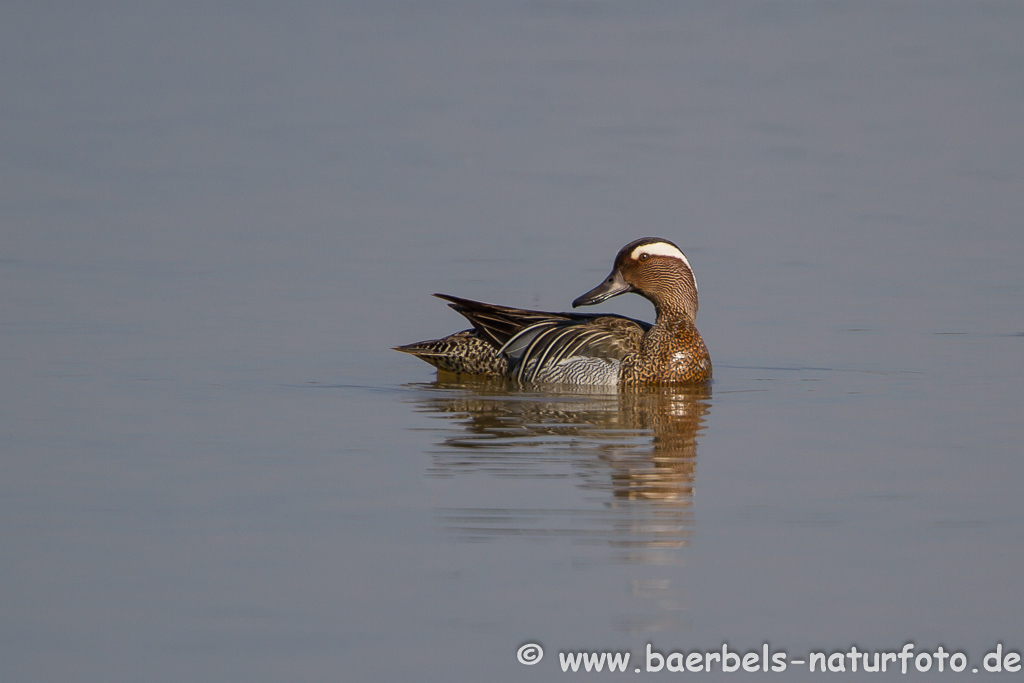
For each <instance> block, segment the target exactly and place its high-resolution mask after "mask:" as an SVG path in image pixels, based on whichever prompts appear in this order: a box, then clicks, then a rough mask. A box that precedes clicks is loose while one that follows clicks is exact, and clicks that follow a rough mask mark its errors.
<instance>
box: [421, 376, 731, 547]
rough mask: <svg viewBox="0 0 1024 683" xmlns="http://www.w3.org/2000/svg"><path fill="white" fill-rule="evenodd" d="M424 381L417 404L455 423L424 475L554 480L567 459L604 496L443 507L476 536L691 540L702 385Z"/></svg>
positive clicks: (704, 406)
mask: <svg viewBox="0 0 1024 683" xmlns="http://www.w3.org/2000/svg"><path fill="white" fill-rule="evenodd" d="M446 380H450V381H446ZM419 386H420V387H421V392H418V395H417V397H416V399H415V400H416V402H417V403H418V404H420V406H421V408H422V410H423V411H425V412H428V413H433V414H437V415H440V416H444V417H446V418H449V419H452V420H454V421H457V422H458V424H459V427H460V428H459V429H458V430H454V431H453V430H451V429H447V428H446V429H445V430H444V432H443V437H442V440H441V442H440V443H439V444H438V445H439V446H440V447H441V448H440V450H439V451H436V452H435V454H434V462H433V466H432V467H431V470H430V471H431V474H434V475H440V476H452V475H456V474H460V473H466V472H479V471H485V472H490V473H493V474H496V475H499V476H501V475H511V476H537V477H550V476H553V475H554V474H555V473H556V472H557V470H560V469H561V468H562V466H563V465H564V464H565V463H566V462H568V463H569V464H570V465H571V468H572V470H573V472H574V474H575V475H576V476H578V477H579V478H580V479H581V480H582V481H581V482H580V483H579V486H580V487H581V488H583V489H585V490H591V491H607V492H609V493H610V494H611V497H610V499H606V500H605V503H604V505H602V506H601V508H600V509H597V510H583V511H581V510H573V511H564V512H565V515H560V514H558V513H557V512H556V511H552V510H537V511H533V510H522V509H519V510H504V509H501V510H487V511H481V510H477V509H474V510H457V509H449V510H447V511H446V513H445V516H446V518H447V521H448V523H449V525H450V526H451V527H452V528H453V529H455V530H457V531H459V532H461V533H465V534H468V535H470V536H473V537H478V536H480V535H483V536H490V535H503V534H508V533H514V534H517V535H531V534H536V535H544V536H547V535H567V536H570V537H573V538H574V539H576V540H580V541H609V542H612V543H614V544H615V545H619V546H626V547H634V548H664V547H680V546H681V545H685V544H686V542H687V539H688V537H689V535H690V533H691V529H690V527H691V522H692V506H693V495H694V480H695V477H696V464H697V435H698V433H699V432H700V431H701V429H702V427H703V424H704V420H705V416H706V415H707V414H708V411H709V409H710V406H709V403H708V400H709V399H710V396H711V390H710V388H709V387H707V386H705V385H692V386H688V387H653V388H649V389H644V390H638V391H635V392H629V393H606V392H600V391H597V390H595V389H592V388H591V389H587V388H579V389H575V390H569V389H566V390H559V391H555V392H552V391H546V392H545V393H526V392H523V391H521V390H519V387H518V386H517V385H514V384H513V383H511V382H507V381H501V380H490V381H486V380H481V381H473V382H467V381H465V380H464V378H458V377H456V376H454V375H447V374H445V373H441V375H440V378H439V381H438V382H435V383H432V384H427V385H419ZM567 522H568V523H569V524H570V527H569V528H566V523H567Z"/></svg>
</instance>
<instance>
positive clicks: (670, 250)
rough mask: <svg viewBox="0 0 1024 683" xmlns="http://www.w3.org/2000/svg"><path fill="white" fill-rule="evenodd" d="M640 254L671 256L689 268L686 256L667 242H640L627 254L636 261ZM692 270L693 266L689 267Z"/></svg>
mask: <svg viewBox="0 0 1024 683" xmlns="http://www.w3.org/2000/svg"><path fill="white" fill-rule="evenodd" d="M640 254H650V255H651V256H671V257H672V258H677V259H679V260H680V261H682V262H683V263H685V264H686V267H687V268H690V262H689V261H687V260H686V256H684V255H683V252H681V251H679V248H678V247H675V246H673V245H671V244H669V243H668V242H651V243H650V244H641V245H640V246H639V247H637V248H636V249H634V250H633V253H631V254H630V255H629V257H630V258H631V259H633V260H634V261H637V260H639V259H640ZM690 270H693V268H690Z"/></svg>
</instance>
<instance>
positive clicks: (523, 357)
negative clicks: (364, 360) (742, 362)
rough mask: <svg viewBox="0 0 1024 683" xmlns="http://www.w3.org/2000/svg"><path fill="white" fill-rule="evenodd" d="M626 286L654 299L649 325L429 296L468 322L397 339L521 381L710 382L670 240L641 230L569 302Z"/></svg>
mask: <svg viewBox="0 0 1024 683" xmlns="http://www.w3.org/2000/svg"><path fill="white" fill-rule="evenodd" d="M626 292H636V293H637V294H639V295H640V296H642V297H644V298H645V299H648V300H649V301H650V302H651V303H652V304H654V310H655V312H656V313H657V318H656V319H655V321H654V325H651V324H650V323H646V322H643V321H641V320H633V319H632V318H626V317H624V316H621V315H613V314H606V315H594V314H582V313H548V312H545V311H528V310H523V309H520V308H508V307H506V306H497V305H495V304H486V303H482V302H479V301H471V300H470V299H462V298H460V297H456V296H450V295H448V294H435V295H434V296H437V297H440V298H441V299H444V300H445V301H448V302H449V304H448V305H449V306H451V307H452V308H453V309H455V310H456V311H458V312H459V313H461V314H462V315H464V316H465V317H466V318H467V319H468V320H469V322H470V323H472V325H473V329H470V330H463V331H462V332H456V333H455V334H453V335H449V336H447V337H444V338H443V339H434V340H430V341H422V342H418V343H416V344H407V345H405V346H396V347H395V350H396V351H403V352H405V353H411V354H412V355H414V356H416V357H417V358H421V359H423V360H425V361H426V362H428V363H430V364H431V365H434V366H436V367H437V368H438V369H440V370H444V371H447V372H453V373H460V374H472V375H485V376H490V377H510V378H513V379H515V380H518V381H520V382H552V383H563V384H582V385H606V386H614V385H618V386H635V385H643V384H675V383H694V382H707V381H709V380H710V379H711V357H710V356H709V355H708V349H707V347H706V346H704V340H703V339H701V336H700V333H699V332H697V327H696V326H695V325H694V322H693V321H694V318H695V317H696V315H697V281H696V279H695V278H694V276H693V270H692V269H691V268H690V262H689V261H688V260H687V259H686V256H685V255H683V252H682V251H680V249H679V247H677V246H676V245H675V244H673V243H672V242H670V241H668V240H666V239H661V238H657V237H644V238H642V239H638V240H636V241H634V242H630V243H629V244H627V245H626V246H624V247H623V248H622V249H621V250H619V253H618V255H617V256H616V257H615V265H614V267H613V268H612V272H611V275H609V276H608V278H607V279H606V280H605V281H604V282H602V283H601V284H599V285H598V286H597V287H595V288H594V289H592V290H590V291H589V292H587V293H586V294H584V295H583V296H581V297H579V298H578V299H576V300H575V301H573V302H572V306H573V308H576V307H577V306H592V305H594V304H599V303H601V302H602V301H605V300H606V299H610V298H611V297H613V296H618V295H619V294H625V293H626Z"/></svg>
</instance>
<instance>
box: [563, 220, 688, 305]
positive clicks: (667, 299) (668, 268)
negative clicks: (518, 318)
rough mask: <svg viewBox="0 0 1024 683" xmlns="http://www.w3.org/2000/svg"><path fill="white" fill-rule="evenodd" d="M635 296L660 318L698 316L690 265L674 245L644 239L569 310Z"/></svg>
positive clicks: (620, 255)
mask: <svg viewBox="0 0 1024 683" xmlns="http://www.w3.org/2000/svg"><path fill="white" fill-rule="evenodd" d="M626 292H636V293H637V294H639V295H640V296H642V297H644V298H645V299H648V300H649V301H650V302H651V303H653V304H654V308H655V310H657V312H658V314H659V315H660V314H661V313H662V312H667V311H669V310H681V311H683V312H685V313H686V314H687V315H689V316H690V319H691V320H692V319H693V318H695V317H696V316H697V280H696V278H694V276H693V270H692V269H691V268H690V262H689V261H688V260H687V259H686V256H685V255H684V254H683V252H682V251H681V250H680V249H679V247H677V246H676V245H675V244H673V243H672V242H670V241H669V240H666V239H662V238H660V237H643V238H641V239H638V240H635V241H633V242H630V243H629V244H627V245H626V246H624V247H623V248H622V249H620V250H619V253H618V255H617V256H616V257H615V265H614V267H613V268H612V272H611V275H609V276H608V277H607V278H606V279H605V281H604V282H602V283H601V284H599V285H598V286H597V287H594V288H593V289H592V290H590V291H589V292H587V293H586V294H584V295H583V296H581V297H579V298H577V299H576V300H575V301H573V302H572V307H573V308H576V307H577V306H593V305H594V304H599V303H601V302H602V301H605V300H607V299H610V298H612V297H613V296H618V295H619V294H625V293H626Z"/></svg>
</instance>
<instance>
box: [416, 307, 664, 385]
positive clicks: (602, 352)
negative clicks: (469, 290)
mask: <svg viewBox="0 0 1024 683" xmlns="http://www.w3.org/2000/svg"><path fill="white" fill-rule="evenodd" d="M434 296H437V297H439V298H441V299H444V300H445V301H448V302H450V303H449V306H451V307H452V308H453V309H454V310H456V311H458V312H459V313H460V314H462V315H463V316H465V317H466V319H467V320H469V322H470V323H472V325H473V327H474V328H475V329H476V331H477V332H478V333H479V334H480V335H481V336H482V337H483V338H485V339H487V340H489V341H490V342H491V343H493V344H494V345H495V346H497V347H498V353H499V354H500V355H504V356H505V357H507V358H508V359H509V362H510V365H511V367H512V369H513V375H514V376H515V378H516V379H518V380H520V381H527V382H531V381H536V380H537V379H538V377H539V376H543V375H544V374H545V373H546V372H547V371H548V370H550V369H551V368H554V367H556V366H558V365H560V364H562V363H566V362H572V360H571V359H573V358H584V359H600V360H606V361H610V362H613V361H621V360H622V359H623V358H624V357H626V356H627V355H629V354H631V353H636V352H637V351H639V349H640V340H641V338H642V337H643V334H644V332H646V331H647V330H648V329H650V327H651V326H650V325H649V324H648V323H645V322H642V321H639V320H633V319H632V318H626V317H624V316H619V315H600V314H587V313H550V312H547V311H531V310H526V309H521V308H509V307H507V306H498V305H496V304H488V303H483V302H480V301H473V300H471V299H462V298H460V297H455V296H450V295H447V294H435V295H434Z"/></svg>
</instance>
